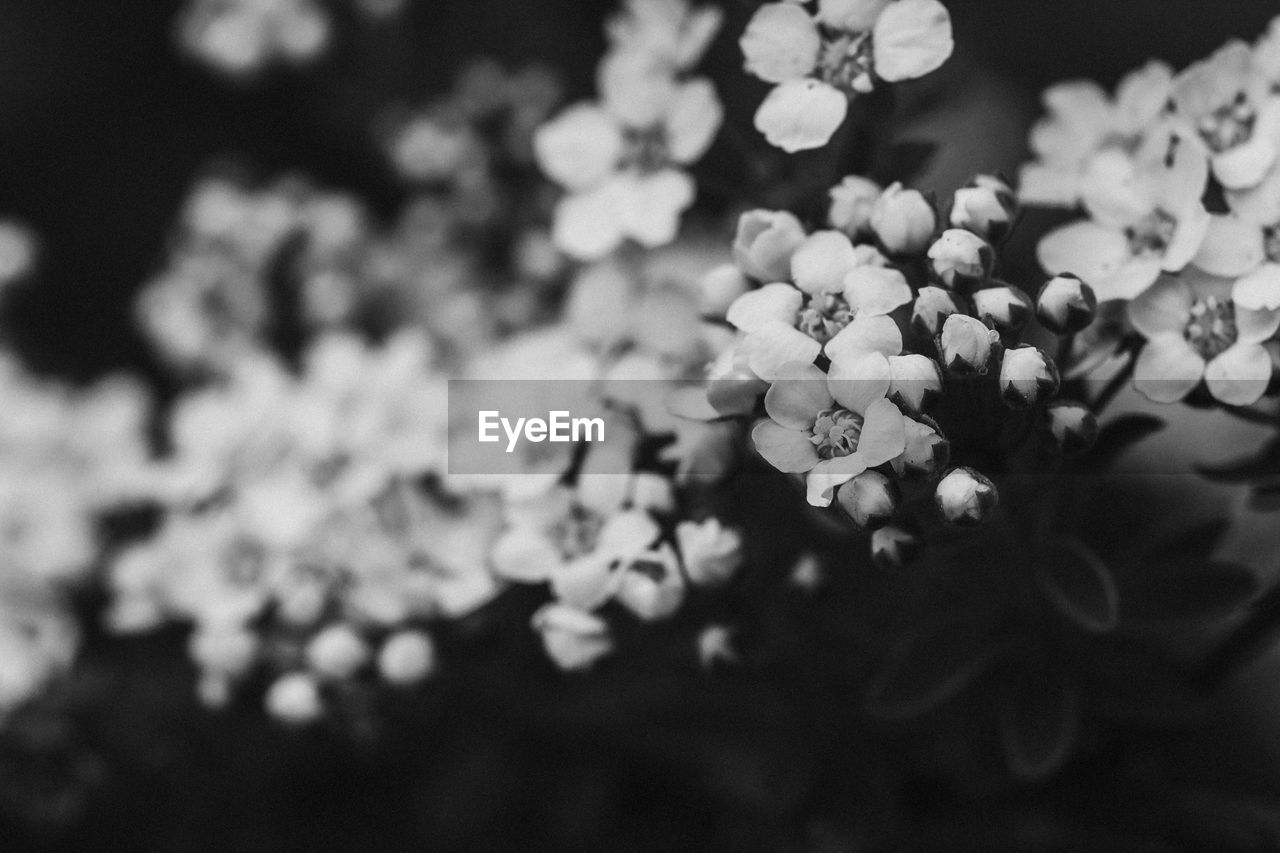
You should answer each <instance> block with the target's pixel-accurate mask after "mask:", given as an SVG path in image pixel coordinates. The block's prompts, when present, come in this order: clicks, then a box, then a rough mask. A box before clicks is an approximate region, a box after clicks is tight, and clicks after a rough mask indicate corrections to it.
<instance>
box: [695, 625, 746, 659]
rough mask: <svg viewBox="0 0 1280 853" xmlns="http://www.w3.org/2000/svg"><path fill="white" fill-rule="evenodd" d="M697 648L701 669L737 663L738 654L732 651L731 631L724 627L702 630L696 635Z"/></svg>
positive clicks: (709, 626)
mask: <svg viewBox="0 0 1280 853" xmlns="http://www.w3.org/2000/svg"><path fill="white" fill-rule="evenodd" d="M697 647H698V663H700V664H701V665H702V668H703V669H710V668H711V667H713V666H715V665H716V664H730V663H737V662H738V653H737V652H736V651H734V649H733V629H732V628H729V627H727V626H725V625H708V626H707V627H705V628H703V629H702V631H701V632H700V633H699V634H698V642H697Z"/></svg>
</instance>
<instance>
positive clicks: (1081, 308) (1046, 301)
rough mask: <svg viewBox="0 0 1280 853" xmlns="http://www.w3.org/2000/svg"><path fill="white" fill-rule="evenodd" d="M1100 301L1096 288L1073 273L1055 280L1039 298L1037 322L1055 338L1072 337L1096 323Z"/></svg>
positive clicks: (1052, 279)
mask: <svg viewBox="0 0 1280 853" xmlns="http://www.w3.org/2000/svg"><path fill="white" fill-rule="evenodd" d="M1097 313H1098V297H1097V296H1096V295H1095V294H1094V292H1093V288H1092V287H1090V286H1089V285H1087V284H1085V283H1084V282H1083V281H1081V280H1080V279H1079V278H1077V277H1076V276H1074V275H1071V274H1070V273H1063V274H1062V275H1057V276H1054V277H1053V278H1051V279H1049V280H1048V281H1046V282H1045V283H1044V287H1042V288H1040V295H1039V296H1037V297H1036V319H1037V320H1039V321H1040V325H1042V326H1044V327H1045V328H1046V329H1048V330H1049V331H1051V332H1053V333H1054V334H1056V335H1070V334H1073V333H1075V332H1078V331H1080V330H1081V329H1083V328H1084V327H1085V326H1087V325H1089V324H1090V323H1092V322H1093V318H1094V317H1095V316H1096V315H1097Z"/></svg>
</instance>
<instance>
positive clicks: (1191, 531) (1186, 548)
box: [1150, 518, 1231, 563]
mask: <svg viewBox="0 0 1280 853" xmlns="http://www.w3.org/2000/svg"><path fill="white" fill-rule="evenodd" d="M1230 529H1231V519H1229V518H1212V519H1209V520H1208V521H1202V522H1200V523H1198V524H1193V525H1191V526H1190V527H1189V528H1187V529H1186V530H1184V531H1183V532H1182V533H1180V534H1178V535H1177V536H1170V537H1169V538H1167V539H1162V540H1161V542H1160V544H1159V545H1158V546H1157V547H1156V548H1154V549H1152V551H1151V554H1150V556H1151V558H1152V559H1153V560H1177V561H1179V562H1182V563H1199V562H1204V561H1206V560H1208V559H1209V557H1210V556H1212V554H1213V552H1214V551H1216V550H1218V546H1219V545H1220V544H1222V538H1223V537H1224V536H1226V535H1227V531H1229V530H1230Z"/></svg>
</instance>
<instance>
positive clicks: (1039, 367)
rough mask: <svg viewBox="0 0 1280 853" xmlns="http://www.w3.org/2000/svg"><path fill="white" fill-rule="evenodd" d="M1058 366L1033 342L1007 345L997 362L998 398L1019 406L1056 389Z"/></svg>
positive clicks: (1034, 400)
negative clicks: (998, 362) (998, 371)
mask: <svg viewBox="0 0 1280 853" xmlns="http://www.w3.org/2000/svg"><path fill="white" fill-rule="evenodd" d="M1058 382H1059V379H1058V368H1057V365H1055V364H1054V362H1053V359H1051V358H1049V356H1047V355H1045V354H1044V353H1043V352H1041V351H1040V350H1038V349H1036V348H1035V347H1033V346H1020V347H1014V348H1013V349H1007V350H1005V352H1004V357H1003V359H1002V360H1001V362H1000V398H1001V399H1002V400H1004V401H1005V403H1006V404H1007V405H1009V406H1012V407H1014V408H1018V409H1022V408H1026V407H1028V406H1032V405H1035V404H1036V403H1039V402H1042V401H1044V400H1046V399H1048V398H1050V397H1052V396H1053V395H1054V394H1056V393H1058Z"/></svg>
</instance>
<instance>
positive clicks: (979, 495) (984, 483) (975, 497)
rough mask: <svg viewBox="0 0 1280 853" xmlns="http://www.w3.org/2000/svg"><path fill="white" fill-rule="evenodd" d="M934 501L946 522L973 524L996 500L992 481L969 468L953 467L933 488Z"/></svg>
mask: <svg viewBox="0 0 1280 853" xmlns="http://www.w3.org/2000/svg"><path fill="white" fill-rule="evenodd" d="M933 497H934V502H935V503H936V504H937V505H938V509H939V511H941V513H942V517H943V518H945V519H946V520H947V521H948V522H950V523H952V524H955V525H958V526H961V527H973V526H976V525H979V524H982V523H983V522H984V521H986V520H987V519H988V518H989V517H990V516H991V513H992V511H993V510H994V509H995V508H996V504H997V503H999V499H1000V495H999V492H997V491H996V487H995V484H994V483H992V482H991V480H989V479H988V478H987V477H985V476H984V475H983V474H981V473H979V472H978V471H975V470H974V469H972V468H967V467H960V468H952V469H951V470H950V471H949V472H947V474H946V476H944V477H943V478H942V479H941V480H940V481H939V482H938V487H937V489H935V490H934V495H933Z"/></svg>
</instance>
